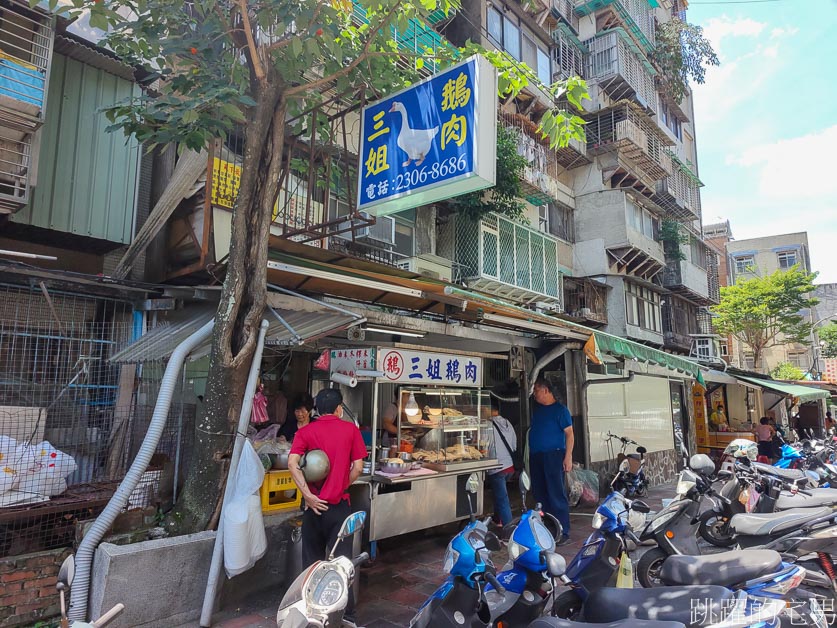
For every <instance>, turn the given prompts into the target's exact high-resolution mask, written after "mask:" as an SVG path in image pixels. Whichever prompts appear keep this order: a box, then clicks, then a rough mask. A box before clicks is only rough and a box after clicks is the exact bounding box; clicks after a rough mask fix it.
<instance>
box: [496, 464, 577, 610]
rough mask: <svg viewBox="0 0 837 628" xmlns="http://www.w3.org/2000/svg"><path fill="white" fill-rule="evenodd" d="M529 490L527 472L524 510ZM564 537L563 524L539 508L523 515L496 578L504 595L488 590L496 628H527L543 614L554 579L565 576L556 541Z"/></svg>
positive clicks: (522, 489) (522, 484) (522, 488)
mask: <svg viewBox="0 0 837 628" xmlns="http://www.w3.org/2000/svg"><path fill="white" fill-rule="evenodd" d="M530 488H531V485H530V480H529V476H528V474H527V473H526V472H525V471H524V472H523V473H521V475H520V493H521V501H522V503H523V508H524V509H525V508H526V494H527V493H528V491H529V489H530ZM547 521H548V522H549V525H546V523H547ZM561 534H562V529H561V524H560V523H559V522H558V521H557V520H556V519H555V518H554V517H552V515H550V514H549V513H542V512H540V505H537V506H535V509H534V510H528V511H524V513H523V514H522V515H521V517H520V521H519V522H518V524H517V526H516V527H515V528H514V531H513V532H512V533H511V536H510V537H509V542H508V550H509V557H510V560H509V562H508V563H506V565H505V566H504V567H503V570H502V571H501V572H500V573H498V574H497V580H498V582H500V584H502V585H503V586H504V587H505V592H503V593H500V592H499V591H497V590H495V589H494V587H493V586H492V585H490V584H489V585H488V586H486V590H485V597H486V600H487V602H488V605H489V609H490V612H491V617H492V620H493V621H494V625H495V626H525V625H528V624H529V623H530V622H532V621H534V620H535V619H537V618H538V617H540V616H541V615H542V614H543V612H544V609H545V608H546V605H547V602H548V600H549V599H551V598H552V596H553V595H554V592H555V587H554V579H555V578H556V577H557V576H558V575H560V574H562V573H563V572H564V567H565V563H564V562H563V560H562V559H560V557H559V556H558V555H557V554H555V539H557V538H561ZM556 561H558V562H556Z"/></svg>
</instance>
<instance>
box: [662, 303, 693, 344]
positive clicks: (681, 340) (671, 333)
mask: <svg viewBox="0 0 837 628" xmlns="http://www.w3.org/2000/svg"><path fill="white" fill-rule="evenodd" d="M662 315H663V348H665V349H670V350H673V351H680V352H682V353H689V351H691V348H692V337H691V334H696V333H698V331H699V330H698V325H697V314H696V312H695V310H694V308H690V307H688V306H687V305H685V304H684V303H682V302H680V301H678V300H677V299H676V298H674V297H668V298H667V299H666V303H665V305H663V306H662Z"/></svg>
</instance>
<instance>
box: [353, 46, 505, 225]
mask: <svg viewBox="0 0 837 628" xmlns="http://www.w3.org/2000/svg"><path fill="white" fill-rule="evenodd" d="M496 85H497V75H496V71H495V70H494V68H493V67H492V66H491V64H489V63H488V62H487V61H486V60H485V59H483V58H482V57H479V56H476V57H472V58H470V59H468V60H467V61H464V62H463V63H460V64H458V65H456V66H454V67H452V68H450V69H448V70H446V71H445V72H442V73H440V74H437V75H435V76H433V77H432V78H429V79H427V80H425V81H422V82H420V83H417V84H416V85H413V86H412V87H409V88H407V89H406V90H403V91H401V92H399V93H397V94H394V95H392V96H390V97H388V98H386V99H384V100H380V101H378V102H376V103H374V104H372V105H370V106H368V107H366V108H365V109H364V110H363V113H362V124H363V126H362V129H361V147H360V164H359V173H358V175H359V176H358V179H359V190H358V209H368V208H371V207H375V210H374V213H375V214H377V215H379V216H380V215H384V214H389V213H393V212H397V211H402V210H404V209H410V208H412V207H416V206H418V205H423V204H427V203H429V202H432V201H434V200H439V199H443V198H450V197H453V196H458V195H459V194H464V193H466V192H471V191H474V190H479V189H483V188H485V187H489V186H491V185H494V181H495V165H496V164H495V160H496V157H495V154H496V129H497V98H496ZM480 94H482V95H480Z"/></svg>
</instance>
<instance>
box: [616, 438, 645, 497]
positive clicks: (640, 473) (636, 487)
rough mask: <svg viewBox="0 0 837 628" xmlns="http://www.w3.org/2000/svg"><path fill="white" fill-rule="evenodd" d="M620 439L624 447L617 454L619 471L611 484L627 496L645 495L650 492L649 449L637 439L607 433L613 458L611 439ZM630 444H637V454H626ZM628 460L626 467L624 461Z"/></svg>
mask: <svg viewBox="0 0 837 628" xmlns="http://www.w3.org/2000/svg"><path fill="white" fill-rule="evenodd" d="M613 440H618V441H620V442H621V443H622V449H621V451H620V452H619V455H618V456H616V460H617V463H618V464H619V471H620V472H618V473H617V474H616V476H615V477H614V480H613V481H612V482H611V486H612V487H613V488H615V489H616V490H618V491H620V492H621V493H622V494H623V495H625V497H628V498H634V497H643V496H645V494H646V493H647V492H648V480H647V479H646V477H645V471H644V468H645V454H646V453H648V450H647V449H646V448H645V447H642V446H641V445H639V443H637V442H636V441H635V440H631V439H630V438H625V437H624V436H618V435H616V434H611V433H610V432H608V433H607V446H608V449H610V451H611V458H613V455H612V454H613V447H612V445H611V441H613ZM628 445H637V448H636V453H635V454H626V453H625V451H626V450H627V448H628ZM625 461H627V463H628V466H627V468H625V466H624V463H625Z"/></svg>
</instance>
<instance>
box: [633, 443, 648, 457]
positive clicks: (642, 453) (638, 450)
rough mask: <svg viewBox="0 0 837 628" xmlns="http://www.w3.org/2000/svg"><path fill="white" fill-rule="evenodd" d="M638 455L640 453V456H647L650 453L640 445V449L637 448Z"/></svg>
mask: <svg viewBox="0 0 837 628" xmlns="http://www.w3.org/2000/svg"><path fill="white" fill-rule="evenodd" d="M636 453H638V454H639V455H640V456H644V455H645V454H647V453H648V450H647V449H646V448H645V447H643V446H642V445H640V446H639V447H637V448H636Z"/></svg>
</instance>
